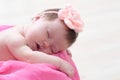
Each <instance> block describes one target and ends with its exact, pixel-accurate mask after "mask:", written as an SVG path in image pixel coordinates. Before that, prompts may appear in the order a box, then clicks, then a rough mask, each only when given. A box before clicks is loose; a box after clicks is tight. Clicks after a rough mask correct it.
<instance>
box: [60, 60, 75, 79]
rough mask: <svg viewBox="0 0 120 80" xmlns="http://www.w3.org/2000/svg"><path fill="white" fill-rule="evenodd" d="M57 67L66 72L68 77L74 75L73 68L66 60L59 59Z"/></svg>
mask: <svg viewBox="0 0 120 80" xmlns="http://www.w3.org/2000/svg"><path fill="white" fill-rule="evenodd" d="M59 69H60V70H61V71H62V72H64V73H66V74H67V75H68V76H69V77H73V76H74V69H73V67H72V65H71V64H69V63H68V62H66V61H61V63H60V66H59Z"/></svg>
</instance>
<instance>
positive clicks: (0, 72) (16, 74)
mask: <svg viewBox="0 0 120 80" xmlns="http://www.w3.org/2000/svg"><path fill="white" fill-rule="evenodd" d="M56 56H58V57H61V58H63V59H64V60H66V61H68V62H69V63H70V64H72V65H73V67H74V70H75V74H74V77H73V78H69V77H68V76H67V75H66V74H65V73H63V72H60V71H59V70H58V69H57V68H56V67H54V66H53V65H50V64H45V63H44V64H43V63H42V64H30V63H26V62H20V61H13V60H11V61H1V62H0V80H79V75H78V72H77V69H76V67H75V65H74V63H73V61H72V59H71V57H70V56H69V55H68V54H67V53H66V52H65V51H64V52H61V53H57V54H56Z"/></svg>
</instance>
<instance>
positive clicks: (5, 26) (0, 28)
mask: <svg viewBox="0 0 120 80" xmlns="http://www.w3.org/2000/svg"><path fill="white" fill-rule="evenodd" d="M11 27H13V26H8V25H1V26H0V31H4V30H6V29H8V28H11Z"/></svg>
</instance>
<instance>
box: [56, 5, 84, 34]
mask: <svg viewBox="0 0 120 80" xmlns="http://www.w3.org/2000/svg"><path fill="white" fill-rule="evenodd" d="M58 17H59V19H61V20H63V21H64V22H65V24H66V25H67V26H68V28H70V29H72V30H74V31H75V32H77V33H79V32H81V31H82V29H83V22H82V20H81V18H80V15H79V12H78V11H77V10H75V9H74V8H73V7H72V6H71V5H66V6H65V8H63V9H61V10H59V12H58Z"/></svg>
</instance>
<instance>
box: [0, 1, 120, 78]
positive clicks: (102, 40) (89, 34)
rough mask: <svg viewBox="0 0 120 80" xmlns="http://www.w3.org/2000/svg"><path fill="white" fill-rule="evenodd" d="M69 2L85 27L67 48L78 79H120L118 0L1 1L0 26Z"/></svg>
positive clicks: (27, 18)
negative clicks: (77, 73) (75, 40)
mask: <svg viewBox="0 0 120 80" xmlns="http://www.w3.org/2000/svg"><path fill="white" fill-rule="evenodd" d="M66 3H71V4H72V5H73V6H74V7H75V8H78V10H79V12H80V14H81V18H82V19H83V21H84V23H85V26H84V31H83V32H82V33H80V35H79V37H78V39H77V42H76V43H75V44H74V45H73V46H72V47H71V48H70V49H71V52H72V54H73V60H74V61H75V63H76V65H77V68H78V71H79V73H80V76H81V80H120V0H0V25H1V24H21V23H24V22H26V21H28V20H29V19H31V17H32V16H33V15H35V14H37V13H38V12H40V11H42V10H44V9H47V8H56V7H58V8H59V7H64V5H65V4H66Z"/></svg>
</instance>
